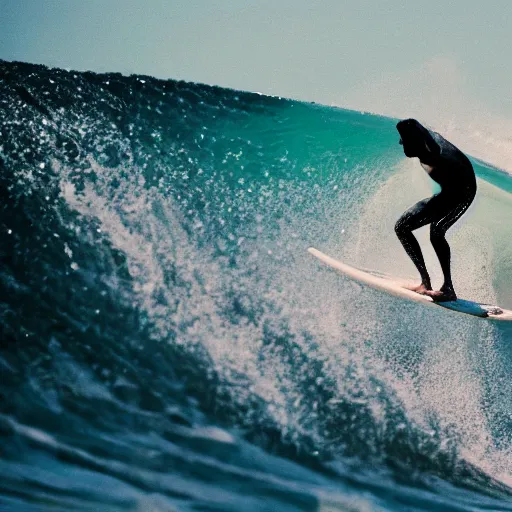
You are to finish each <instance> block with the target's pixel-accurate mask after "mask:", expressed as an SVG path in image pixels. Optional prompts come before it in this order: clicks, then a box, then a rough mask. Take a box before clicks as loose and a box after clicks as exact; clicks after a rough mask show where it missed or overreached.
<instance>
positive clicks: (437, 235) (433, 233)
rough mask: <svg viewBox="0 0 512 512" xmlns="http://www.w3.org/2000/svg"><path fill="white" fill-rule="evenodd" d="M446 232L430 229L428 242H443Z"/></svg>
mask: <svg viewBox="0 0 512 512" xmlns="http://www.w3.org/2000/svg"><path fill="white" fill-rule="evenodd" d="M445 235H446V231H445V230H444V229H439V228H431V229H430V241H431V242H439V241H442V240H445Z"/></svg>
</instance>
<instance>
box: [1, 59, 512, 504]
mask: <svg viewBox="0 0 512 512" xmlns="http://www.w3.org/2000/svg"><path fill="white" fill-rule="evenodd" d="M0 68H1V71H0V79H1V81H0V90H1V95H0V129H1V131H0V134H1V135H0V136H1V140H0V166H1V167H0V171H1V172H0V194H1V202H0V205H1V212H2V214H1V217H0V232H1V233H2V245H1V248H0V254H1V255H2V260H1V261H2V263H1V267H0V297H1V299H0V314H1V318H2V322H1V324H0V329H1V331H0V338H1V339H2V343H1V345H0V371H1V379H0V396H1V401H0V436H1V442H0V476H1V478H0V509H1V510H2V511H3V510H6V511H7V510H8V511H11V510H12V511H14V510H16V511H17V510H20V511H50V510H52V511H53V510H66V511H68V510H94V511H96V510H101V511H103V510H105V511H117V510H133V511H135V510H137V511H175V510H179V511H192V510H194V511H197V510H204V511H206V510H208V511H213V510H219V511H220V510H223V511H224V510H225V511H240V510H244V511H245V510H247V511H260V510H261V511H271V510H272V511H273V510H285V511H295V510H302V511H329V512H331V511H345V510H351V511H369V510H372V511H373V510H400V511H402V510H453V511H455V510H457V511H459V510H512V504H511V503H512V501H511V500H512V479H511V476H512V458H511V455H512V452H511V442H512V416H511V414H512V406H511V403H512V401H511V399H512V385H511V383H510V369H511V368H512V350H511V348H510V344H509V342H510V341H511V340H512V330H511V329H510V328H507V327H506V326H505V325H501V324H499V323H491V322H488V321H485V320H481V319H477V318H471V317H467V316H464V315H459V314H457V313H453V312H450V311H445V310H442V309H439V310H437V309H435V308H425V307H422V306H421V305H418V304H412V303H408V302H404V301H402V300H400V299H397V298H393V297H389V296H387V295H382V294H381V293H379V292H376V291H373V290H369V289H366V288H362V287H360V286H359V285H355V284H354V283H352V282H350V281H346V280H344V279H343V278H341V277H339V276H337V275H336V274H334V273H332V272H329V271H328V270H327V269H325V268H323V267H321V266H320V265H319V264H318V262H317V261H315V260H314V259H313V258H311V256H309V254H308V253H307V251H306V249H307V248H308V247H309V246H315V247H317V248H319V249H320V250H322V251H324V252H326V253H328V254H330V255H333V256H335V257H339V258H343V259H344V260H345V261H347V262H349V263H353V264H357V265H359V266H363V267H370V268H374V269H377V270H381V271H385V272H388V273H394V274H397V275H402V276H414V275H415V274H414V268H413V267H412V264H411V263H410V262H409V261H408V259H407V257H406V255H405V253H404V252H403V249H402V248H401V247H400V245H399V243H398V241H397V240H396V237H395V235H394V231H393V226H394V222H395V221H396V219H397V218H398V216H399V215H400V214H401V213H402V211H403V210H404V209H405V208H406V207H407V206H409V205H410V204H412V203H413V202H414V201H416V200H417V199H420V198H422V197H425V196H426V195H428V194H429V193H431V192H432V186H431V184H430V183H429V182H428V178H427V177H426V176H425V173H423V171H422V170H421V168H419V166H418V165H417V163H415V162H413V161H409V160H406V159H405V158H404V157H403V153H402V152H401V148H400V146H399V145H398V135H397V132H396V130H395V127H394V125H395V122H396V121H395V120H393V119H388V118H384V117H379V116H374V115H369V114H362V113H358V112H352V111H347V110H343V109H335V108H328V107H324V106H319V105H314V104H304V103H300V102H296V101H290V100H285V99H280V98H275V97H266V96H262V95H257V94H249V93H243V92H235V91H231V90H226V89H221V88H214V87H207V86H204V85H197V84H190V83H184V82H176V81H161V80H156V79H153V78H151V77H136V76H132V77H125V76H121V75H118V74H104V75H97V74H93V73H78V72H68V71H61V70H50V69H47V68H45V67H42V66H33V65H28V64H20V63H17V64H16V63H7V62H0ZM475 169H476V171H477V175H478V176H479V195H478V198H477V201H476V203H475V205H474V206H473V207H472V208H471V209H470V211H469V212H468V214H467V215H466V216H465V217H464V219H463V221H461V223H460V225H457V226H456V227H454V228H453V230H451V232H450V241H451V244H452V248H453V260H454V263H453V265H454V280H455V286H456V289H457V291H458V293H459V295H461V296H464V297H466V298H472V299H474V300H481V301H488V302H494V303H499V304H500V305H502V306H505V307H512V294H511V293H510V289H511V285H512V276H511V272H510V268H511V264H512V248H511V246H510V243H509V240H510V233H509V229H508V222H507V220H506V219H509V218H510V216H511V213H512V195H511V193H510V192H511V190H512V179H511V178H510V176H509V175H508V174H506V173H504V172H502V171H500V170H497V169H494V168H493V167H492V166H490V165H487V164H484V163H483V162H477V161H475ZM421 237H422V243H423V242H425V244H424V246H425V254H426V260H427V263H428V265H429V268H431V269H432V274H433V276H434V281H435V282H436V281H437V282H439V279H440V271H439V269H438V268H437V266H436V265H437V263H436V261H435V255H434V254H433V253H432V251H431V249H429V248H428V247H427V245H428V244H427V243H426V241H427V238H428V237H427V236H426V234H425V233H421Z"/></svg>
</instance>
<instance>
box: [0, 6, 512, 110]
mask: <svg viewBox="0 0 512 512" xmlns="http://www.w3.org/2000/svg"><path fill="white" fill-rule="evenodd" d="M511 48H512V1H511V0H488V1H486V2H482V1H480V0H479V1H476V0H453V1H450V0H421V1H420V0H323V1H316V2H315V1H311V0H309V1H304V0H257V1H256V0H251V1H248V0H186V1H178V0H167V1H165V0H145V1H141V0H0V58H3V59H6V60H21V61H26V62H35V63H43V64H47V65H49V66H58V67H64V68H72V69H79V70H84V69H90V70H95V71H120V72H122V73H126V74H129V73H142V74H148V75H153V76H158V77H162V78H176V79H184V80H189V81H197V82H203V83H208V84H215V85H221V86H228V87H232V88H236V89H242V90H248V91H259V92H263V93H267V94H274V95H280V96H286V97H292V98H297V99H303V100H309V101H317V102H320V103H325V104H337V105H340V106H345V107H349V108H350V107H356V108H359V107H364V108H368V109H371V110H373V111H381V112H383V113H392V112H390V110H393V102H394V103H396V102H402V103H404V102H407V101H409V100H410V101H411V102H412V103H416V104H421V103H422V101H423V97H424V96H425V95H427V96H428V95H430V96H432V95H434V96H437V94H438V93H442V94H445V95H446V101H449V102H451V101H453V100H456V101H459V102H461V105H462V106H460V107H459V108H464V103H465V102H466V98H471V101H472V102H473V103H475V102H476V103H478V104H479V108H480V110H481V109H482V108H484V109H489V110H490V111H492V112H494V113H497V114H502V115H507V116H508V117H510V118H511V119H512V100H511V96H510V90H511V84H512V58H511V56H510V50H511ZM448 89H449V90H448ZM393 97H394V99H393ZM430 99H432V98H430ZM443 101H445V100H444V99H443ZM390 105H391V107H390ZM405 105H406V106H407V104H405ZM386 110H387V111H386ZM395 110H396V105H395Z"/></svg>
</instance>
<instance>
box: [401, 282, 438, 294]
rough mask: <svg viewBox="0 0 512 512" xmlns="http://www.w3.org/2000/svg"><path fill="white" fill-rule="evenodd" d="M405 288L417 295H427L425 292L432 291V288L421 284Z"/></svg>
mask: <svg viewBox="0 0 512 512" xmlns="http://www.w3.org/2000/svg"><path fill="white" fill-rule="evenodd" d="M406 288H407V289H408V290H411V291H412V292H416V293H419V294H420V295H427V292H429V291H432V287H430V286H427V285H425V284H423V283H421V284H418V285H411V286H406Z"/></svg>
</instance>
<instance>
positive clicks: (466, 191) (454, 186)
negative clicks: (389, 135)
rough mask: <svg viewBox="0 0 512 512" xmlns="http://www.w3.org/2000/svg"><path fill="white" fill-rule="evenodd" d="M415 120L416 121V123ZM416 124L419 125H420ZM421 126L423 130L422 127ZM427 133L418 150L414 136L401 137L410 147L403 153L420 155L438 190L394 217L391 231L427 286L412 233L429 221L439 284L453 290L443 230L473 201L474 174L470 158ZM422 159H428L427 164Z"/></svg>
mask: <svg viewBox="0 0 512 512" xmlns="http://www.w3.org/2000/svg"><path fill="white" fill-rule="evenodd" d="M411 121H412V120H411ZM402 123H404V122H402ZM416 123H417V122H416ZM417 124H418V125H419V123H417ZM419 126H420V127H421V128H423V127H422V126H421V125H419ZM398 128H399V132H400V133H401V135H402V139H404V133H405V138H407V137H408V135H407V131H406V129H404V128H402V130H400V123H399V125H398ZM423 130H425V131H427V130H426V129H425V128H423ZM418 133H419V132H415V133H414V134H413V137H415V138H416V139H417V137H418ZM420 136H421V134H420ZM428 136H430V138H428ZM428 136H426V137H427V143H425V142H423V150H424V149H425V147H427V151H426V152H423V153H422V151H423V150H419V151H418V152H419V153H420V154H414V152H415V151H416V150H417V148H418V147H419V146H417V145H416V146H415V144H416V143H417V140H414V141H413V142H412V143H411V142H410V140H409V141H405V140H404V141H403V144H404V151H405V148H406V144H409V148H411V147H412V148H413V149H412V151H411V149H409V153H410V154H407V152H406V155H407V156H411V157H412V156H418V157H419V158H420V162H421V163H422V165H423V167H424V168H425V169H426V170H427V172H428V173H429V175H430V177H431V178H432V179H433V180H434V181H436V182H437V183H438V184H439V185H440V186H441V191H440V192H439V193H438V194H435V195H434V196H432V197H430V198H428V199H423V200H422V201H420V202H419V203H417V204H415V205H414V206H412V207H411V208H410V209H409V210H407V211H406V212H405V213H404V214H403V215H402V216H401V217H400V219H398V221H397V223H396V226H395V231H396V234H397V235H398V238H399V239H400V241H401V243H402V245H403V246H404V249H405V250H406V252H407V254H408V255H409V257H410V258H411V259H412V261H413V262H414V264H415V265H416V267H417V268H418V270H419V272H420V275H421V278H422V282H423V284H425V285H426V286H427V288H430V278H429V276H428V273H427V270H426V267H425V262H424V259H423V255H422V253H421V249H420V246H419V244H418V242H417V240H416V238H415V237H414V236H413V234H412V231H414V230H415V229H418V228H420V227H422V226H425V225H427V224H430V240H431V242H432V246H433V247H434V249H435V251H436V254H437V256H438V258H439V262H440V264H441V268H442V270H443V274H444V277H445V284H444V285H443V287H444V288H445V289H448V290H450V291H453V285H452V283H451V272H450V247H449V245H448V242H447V241H446V238H445V233H446V231H447V230H448V229H449V228H450V227H451V226H452V225H453V224H454V223H455V222H456V221H457V220H458V219H459V218H460V217H461V216H462V215H463V214H464V212H465V211H466V210H467V209H468V207H469V205H470V204H471V203H472V202H473V199H474V198H475V194H476V178H475V173H474V170H473V166H472V165H471V162H470V161H469V159H468V158H467V157H466V156H465V155H464V154H463V153H462V152H461V151H460V150H459V149H457V148H456V147H455V146H454V145H453V144H451V143H450V142H448V141H447V140H445V139H444V138H443V137H441V135H439V134H437V133H432V132H428ZM401 143H402V140H401ZM436 146H437V147H436ZM429 147H430V148H435V152H436V154H435V157H434V158H432V157H431V156H432V155H431V151H430V150H429V149H428V148H429ZM422 157H423V158H422ZM425 160H427V161H429V163H430V165H429V163H426V162H425ZM442 290H443V289H442ZM453 293H455V292H453Z"/></svg>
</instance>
